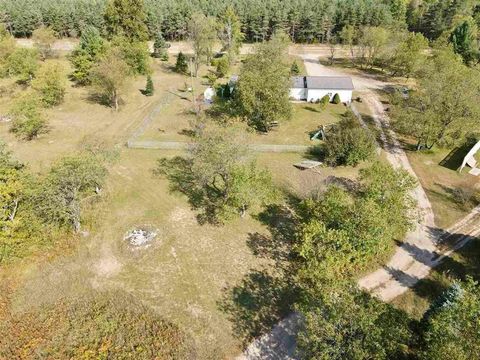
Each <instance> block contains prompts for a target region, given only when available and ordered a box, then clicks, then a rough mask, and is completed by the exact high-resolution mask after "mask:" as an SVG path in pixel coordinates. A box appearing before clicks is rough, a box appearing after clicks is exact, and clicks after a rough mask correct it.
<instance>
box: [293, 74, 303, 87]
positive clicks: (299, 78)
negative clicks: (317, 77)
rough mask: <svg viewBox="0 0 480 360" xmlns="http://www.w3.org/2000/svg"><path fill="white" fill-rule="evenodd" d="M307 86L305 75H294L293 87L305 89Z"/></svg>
mask: <svg viewBox="0 0 480 360" xmlns="http://www.w3.org/2000/svg"><path fill="white" fill-rule="evenodd" d="M306 86H307V83H306V80H305V76H292V88H294V89H304V88H305V87H306Z"/></svg>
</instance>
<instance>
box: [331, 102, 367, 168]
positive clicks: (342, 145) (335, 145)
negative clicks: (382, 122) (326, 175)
mask: <svg viewBox="0 0 480 360" xmlns="http://www.w3.org/2000/svg"><path fill="white" fill-rule="evenodd" d="M374 154H375V139H374V137H373V136H372V134H371V133H370V132H369V131H368V130H365V129H364V128H362V127H361V126H360V124H359V123H358V120H357V119H356V117H355V115H354V114H353V113H352V112H351V111H349V112H347V113H346V114H345V115H344V117H343V119H342V120H341V121H340V123H338V124H337V125H335V126H334V127H333V129H332V130H331V131H329V132H328V133H327V135H326V141H325V161H326V162H327V163H328V164H329V165H332V166H336V165H347V166H356V165H358V164H359V163H360V162H361V161H365V160H368V159H370V158H372V157H373V156H374Z"/></svg>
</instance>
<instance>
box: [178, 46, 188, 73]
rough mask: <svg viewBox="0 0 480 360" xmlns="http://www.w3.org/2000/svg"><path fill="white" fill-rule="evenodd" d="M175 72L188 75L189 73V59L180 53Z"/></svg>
mask: <svg viewBox="0 0 480 360" xmlns="http://www.w3.org/2000/svg"><path fill="white" fill-rule="evenodd" d="M175 71H176V72H178V73H180V74H186V73H187V71H188V64H187V57H186V56H185V55H184V54H183V53H182V52H181V51H180V52H179V53H178V56H177V62H176V63H175Z"/></svg>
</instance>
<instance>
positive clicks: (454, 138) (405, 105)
mask: <svg viewBox="0 0 480 360" xmlns="http://www.w3.org/2000/svg"><path fill="white" fill-rule="evenodd" d="M479 91H480V74H479V72H478V70H475V69H469V68H468V67H467V66H465V65H464V64H463V63H462V61H461V59H459V57H458V56H457V55H455V54H454V53H453V51H452V50H451V48H441V49H438V50H436V54H435V56H434V58H433V59H432V60H431V61H430V62H429V63H428V65H427V66H426V67H425V70H424V72H423V75H422V77H421V79H420V89H419V90H418V91H416V92H413V93H412V94H410V96H409V98H408V99H406V100H404V101H402V102H401V104H400V106H399V107H398V108H397V109H396V110H395V111H394V118H396V123H395V125H396V127H397V129H398V130H399V131H400V132H402V133H404V134H407V135H409V136H412V137H413V138H415V139H416V140H417V148H418V149H421V148H428V149H431V148H432V147H433V146H435V145H440V146H452V145H455V144H461V143H463V141H464V140H465V136H466V135H467V134H468V133H471V132H475V131H478V130H479V129H480V122H479V121H478V117H479V114H480V107H479V104H478V102H477V101H476V100H475V99H476V97H477V96H478V93H479ZM419 119H421V121H419Z"/></svg>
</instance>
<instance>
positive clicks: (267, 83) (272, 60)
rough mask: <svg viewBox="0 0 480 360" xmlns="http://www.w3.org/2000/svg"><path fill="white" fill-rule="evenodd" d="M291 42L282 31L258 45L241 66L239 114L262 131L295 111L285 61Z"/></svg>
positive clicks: (288, 117)
mask: <svg viewBox="0 0 480 360" xmlns="http://www.w3.org/2000/svg"><path fill="white" fill-rule="evenodd" d="M287 47H288V43H287V41H286V38H285V36H284V35H283V34H277V35H276V36H274V38H273V39H272V40H271V41H269V42H265V43H262V44H260V45H258V47H257V50H256V52H255V54H253V55H250V56H249V57H248V58H247V59H246V61H245V63H244V64H243V66H242V68H241V70H240V77H239V80H238V83H237V85H236V87H235V99H236V103H237V106H238V109H239V113H240V115H241V116H242V117H243V118H244V119H246V120H247V121H248V123H249V124H250V125H251V126H253V127H254V128H256V129H257V130H260V131H269V130H270V128H271V126H272V124H273V122H274V121H279V120H280V121H281V120H288V119H290V117H291V115H292V105H291V104H290V101H289V89H290V66H289V64H288V63H287V62H286V61H285V59H286V53H287Z"/></svg>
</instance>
